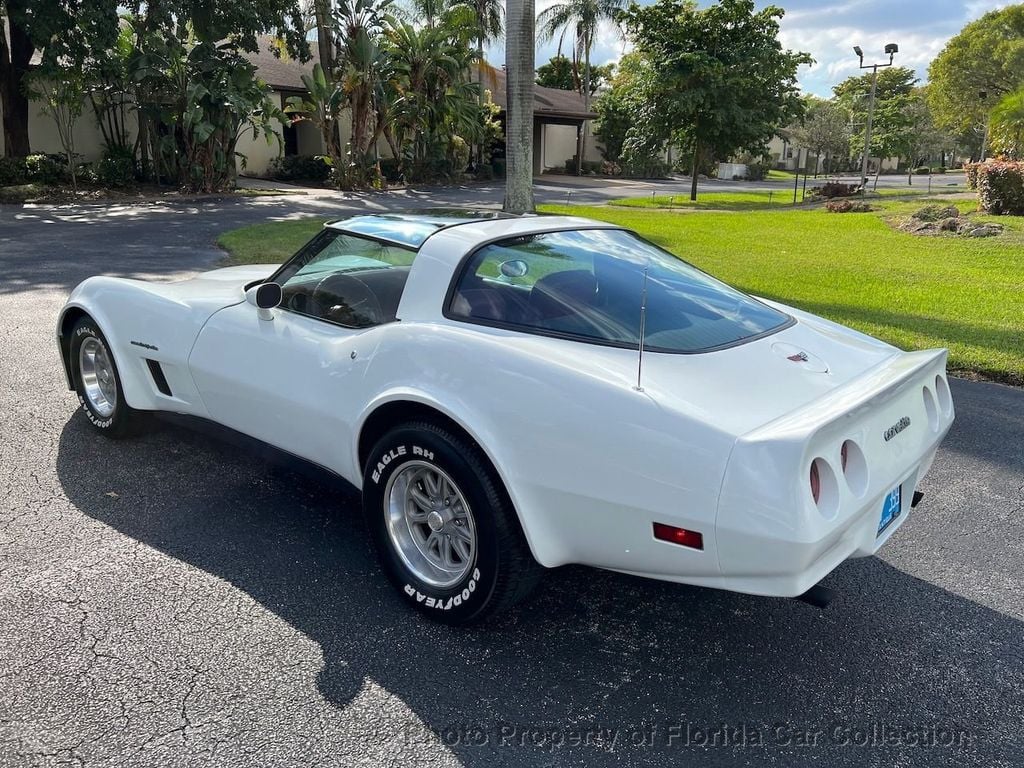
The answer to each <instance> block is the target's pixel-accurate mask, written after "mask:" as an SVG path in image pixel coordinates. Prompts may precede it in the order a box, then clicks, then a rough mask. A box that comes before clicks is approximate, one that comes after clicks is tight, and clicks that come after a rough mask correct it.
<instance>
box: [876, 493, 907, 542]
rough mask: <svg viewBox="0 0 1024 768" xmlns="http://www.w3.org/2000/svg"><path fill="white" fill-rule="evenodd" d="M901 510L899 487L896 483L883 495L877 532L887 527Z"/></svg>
mask: <svg viewBox="0 0 1024 768" xmlns="http://www.w3.org/2000/svg"><path fill="white" fill-rule="evenodd" d="M902 510H903V504H902V499H901V498H900V487H899V486H898V485H897V486H896V487H895V488H893V489H892V490H891V491H889V493H887V494H886V496H885V501H883V502H882V518H881V519H880V520H879V521H878V533H879V534H881V533H882V531H884V530H885V529H886V528H888V527H889V526H890V525H891V524H892V521H893V520H895V519H896V518H897V517H899V516H900V512H901V511H902Z"/></svg>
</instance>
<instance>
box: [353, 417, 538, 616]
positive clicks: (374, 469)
mask: <svg viewBox="0 0 1024 768" xmlns="http://www.w3.org/2000/svg"><path fill="white" fill-rule="evenodd" d="M363 511H364V514H365V515H366V520H367V524H368V526H369V528H370V531H371V534H372V536H373V540H374V544H375V545H376V548H377V551H378V553H379V555H380V559H381V564H382V566H383V568H384V571H385V573H386V574H387V576H388V579H389V580H390V581H391V582H392V584H394V586H395V587H396V588H397V589H398V590H399V591H400V592H401V594H402V595H403V597H404V598H405V600H406V602H408V603H409V604H411V605H413V606H414V607H416V608H417V609H419V610H420V611H422V612H424V613H426V614H427V615H428V616H430V617H431V618H433V619H436V620H438V621H442V622H444V623H447V624H469V623H474V622H477V621H481V620H483V619H485V618H487V617H488V616H491V615H493V614H495V613H497V612H499V611H501V610H504V609H506V608H508V607H510V606H511V605H513V604H514V603H516V602H517V601H518V600H520V599H522V598H523V597H525V596H526V594H528V593H529V591H530V590H531V589H532V588H533V586H534V585H535V584H536V582H537V580H538V579H539V576H540V573H541V571H542V569H541V567H540V566H539V565H538V564H537V562H536V561H535V560H534V559H533V556H532V555H531V554H530V549H529V546H528V545H527V543H526V539H525V537H524V536H523V533H522V530H521V529H520V527H519V520H518V518H517V517H516V514H515V510H514V509H513V508H512V504H511V502H510V501H509V499H508V496H507V494H506V493H505V490H504V488H503V487H502V486H501V483H500V480H498V478H497V476H496V474H495V472H494V470H493V469H492V468H491V466H490V464H489V463H488V461H487V458H486V457H485V456H484V455H483V453H482V451H480V449H479V448H478V447H477V446H476V445H474V444H472V443H470V442H469V441H467V440H465V439H464V438H463V437H461V436H460V435H457V434H455V433H453V432H451V431H449V430H448V429H446V428H444V427H442V426H439V425H437V424H432V423H429V422H420V423H411V424H406V425H403V426H401V427H398V428H396V429H393V430H392V431H391V432H389V433H388V434H387V435H385V436H384V437H383V438H382V439H381V440H380V441H379V442H378V443H377V445H376V446H375V447H374V448H373V450H372V451H371V453H370V456H369V459H368V461H367V464H366V468H365V471H364V474H363Z"/></svg>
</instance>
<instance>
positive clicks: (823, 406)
mask: <svg viewBox="0 0 1024 768" xmlns="http://www.w3.org/2000/svg"><path fill="white" fill-rule="evenodd" d="M947 355H948V350H946V349H929V350H924V351H921V352H909V353H904V354H899V355H895V356H893V357H891V358H889V359H888V360H885V361H884V362H882V363H880V364H879V365H877V366H875V367H874V368H871V369H869V370H867V371H865V372H864V373H863V374H861V375H860V376H857V377H856V378H854V379H851V380H850V381H848V382H847V383H846V384H844V385H843V386H841V387H838V388H836V389H834V390H832V391H831V392H829V393H828V394H827V395H825V396H823V397H821V398H819V399H818V400H815V401H813V402H811V403H808V404H807V405H804V406H801V407H800V408H797V409H796V410H794V411H790V412H789V413H787V414H785V415H784V416H781V417H779V418H777V419H775V420H774V421H770V422H768V423H767V424H764V425H763V426H760V427H758V428H757V429H755V430H753V431H752V432H749V433H747V434H746V435H744V436H743V439H744V440H750V441H753V442H756V441H759V440H765V439H768V438H774V439H777V438H799V437H803V436H806V435H808V434H810V433H811V432H813V431H815V430H818V429H820V428H821V427H823V426H825V425H826V424H829V423H831V422H833V421H835V420H836V419H838V418H840V417H842V416H844V415H846V414H849V413H852V412H856V411H859V410H860V409H862V408H864V407H865V406H868V405H877V404H879V403H883V402H885V401H886V400H888V399H890V398H892V397H896V396H898V395H899V394H900V393H901V392H902V391H903V390H904V389H905V387H907V386H909V384H910V382H912V381H913V380H914V379H915V378H916V377H917V376H918V375H919V374H920V373H921V372H922V371H924V370H925V369H928V368H937V369H940V370H945V367H946V356H947Z"/></svg>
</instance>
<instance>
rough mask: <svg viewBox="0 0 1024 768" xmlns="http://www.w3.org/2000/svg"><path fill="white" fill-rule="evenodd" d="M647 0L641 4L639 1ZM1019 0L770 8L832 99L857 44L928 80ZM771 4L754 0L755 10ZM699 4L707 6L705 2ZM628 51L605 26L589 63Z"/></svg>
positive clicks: (849, 0)
mask: <svg viewBox="0 0 1024 768" xmlns="http://www.w3.org/2000/svg"><path fill="white" fill-rule="evenodd" d="M648 1H649V0H641V4H644V5H646V4H647V2H648ZM536 2H537V9H538V11H539V10H541V9H543V8H544V7H546V6H547V5H550V4H551V3H550V2H549V0H536ZM1014 2H1019V0H1012V1H1008V0H775V2H774V3H772V4H774V5H777V6H779V7H781V8H784V9H785V11H786V15H785V16H784V17H783V19H782V22H781V28H782V31H781V35H780V37H781V40H782V44H783V47H785V48H789V49H791V50H795V51H806V52H808V53H810V54H811V56H812V57H813V58H814V60H815V64H814V66H811V67H801V68H800V73H799V79H800V86H801V88H802V89H803V90H804V91H806V92H808V93H813V94H815V95H818V96H824V97H828V96H831V95H832V87H833V86H834V85H836V84H837V83H839V82H841V81H842V80H844V79H846V78H847V77H849V76H850V75H855V74H859V70H858V61H857V57H856V56H855V55H854V53H853V46H855V45H859V46H860V47H861V48H863V49H864V54H865V61H870V63H875V62H881V61H886V60H888V57H887V56H885V54H884V52H883V49H884V48H885V45H886V44H887V43H896V44H898V45H899V47H900V53H899V54H897V56H896V64H898V65H900V66H904V67H911V68H913V69H915V70H917V74H918V77H920V78H921V80H922V82H923V81H925V80H926V79H927V76H928V64H929V63H930V62H931V60H932V59H934V58H935V56H936V55H937V54H938V53H939V52H940V51H941V50H942V48H943V46H944V45H945V44H946V41H947V40H949V38H951V37H952V36H953V35H955V34H956V33H957V32H959V31H960V30H961V29H962V28H963V26H964V25H965V24H966V23H967V22H969V21H973V20H974V19H977V18H979V17H980V16H982V15H984V14H985V13H986V12H988V11H991V10H993V9H995V8H1002V7H1004V6H1007V5H1012V4H1013V3H1014ZM768 4H769V3H767V2H765V1H764V0H758V1H757V6H758V8H763V7H764V6H765V5H768ZM700 5H701V6H707V5H709V2H708V0H701V2H700ZM566 39H567V41H568V40H569V39H570V38H569V36H567V38H566ZM557 49H558V41H557V39H556V40H554V41H551V42H540V41H538V45H537V66H540V65H541V64H543V63H545V62H546V61H547V60H548V59H549V58H551V57H552V56H553V55H555V53H556V52H557ZM628 49H629V47H628V44H627V43H626V41H625V40H624V39H623V38H622V36H621V35H620V34H619V33H618V32H617V30H615V28H614V27H613V26H611V25H605V26H604V27H603V28H602V29H601V33H600V35H598V39H597V41H596V42H595V45H594V50H593V53H592V54H591V57H592V61H593V62H594V63H595V64H605V63H607V62H610V61H617V60H618V59H619V57H620V56H622V54H623V53H624V52H625V51H627V50H628ZM566 53H567V54H568V49H566ZM871 57H874V58H871ZM487 58H488V59H489V60H490V61H491V62H492V63H494V64H496V65H500V64H502V63H504V61H505V52H504V46H503V45H501V44H498V45H495V46H491V48H490V49H489V50H488V54H487Z"/></svg>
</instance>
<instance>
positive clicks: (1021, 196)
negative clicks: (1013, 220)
mask: <svg viewBox="0 0 1024 768" xmlns="http://www.w3.org/2000/svg"><path fill="white" fill-rule="evenodd" d="M977 175H978V179H977V188H978V200H979V201H980V202H981V207H982V209H983V210H984V211H986V212H988V213H993V214H996V215H997V216H998V215H1001V214H1010V215H1013V216H1024V162H1020V161H1010V160H989V161H987V162H985V163H982V164H981V165H980V166H979V167H978V169H977Z"/></svg>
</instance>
